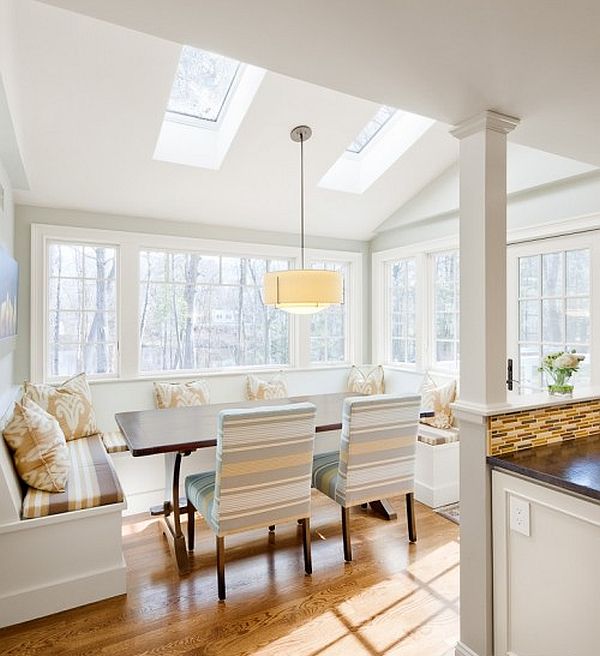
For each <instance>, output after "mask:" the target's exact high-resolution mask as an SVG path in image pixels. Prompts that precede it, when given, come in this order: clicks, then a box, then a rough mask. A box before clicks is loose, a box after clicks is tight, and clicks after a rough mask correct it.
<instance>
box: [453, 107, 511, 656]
mask: <svg viewBox="0 0 600 656" xmlns="http://www.w3.org/2000/svg"><path fill="white" fill-rule="evenodd" d="M517 124H518V119H515V118H512V117H510V116H503V115H501V114H497V113H496V112H492V111H486V112H483V113H482V114H479V115H477V116H475V117H473V118H471V119H469V120H467V121H465V122H464V123H462V124H461V125H459V126H458V127H457V128H456V129H455V130H453V131H452V134H453V135H454V136H455V137H457V138H458V139H460V401H459V402H458V404H457V416H458V418H459V424H460V460H461V462H460V503H461V509H460V514H461V518H460V520H461V526H460V537H461V545H460V561H461V576H460V616H461V618H460V642H459V643H458V645H457V647H456V654H457V655H459V656H493V649H494V648H493V634H492V547H491V490H490V475H489V472H488V468H487V464H486V460H485V458H486V441H487V415H488V413H489V412H490V410H492V409H493V408H494V407H499V406H502V405H503V404H504V403H505V402H506V384H505V380H506V374H505V372H506V135H507V134H508V132H510V131H511V130H512V129H513V128H514V127H515V126H516V125H517Z"/></svg>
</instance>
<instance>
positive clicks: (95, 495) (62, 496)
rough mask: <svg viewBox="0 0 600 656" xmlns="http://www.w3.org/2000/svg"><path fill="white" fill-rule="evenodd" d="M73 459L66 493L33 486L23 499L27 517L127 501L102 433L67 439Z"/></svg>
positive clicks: (24, 512) (25, 517) (23, 510)
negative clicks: (44, 490) (101, 436)
mask: <svg viewBox="0 0 600 656" xmlns="http://www.w3.org/2000/svg"><path fill="white" fill-rule="evenodd" d="M67 447H68V449H69V459H70V462H71V467H70V472H69V478H68V480H67V484H66V487H65V491H64V492H43V491H42V490H36V489H34V488H31V487H30V488H29V489H28V490H27V493H26V494H25V498H24V499H23V509H22V517H23V519H33V518H34V517H45V516H46V515H56V514H58V513H63V512H67V511H70V510H84V509H86V508H94V507H95V506H104V505H108V504H111V503H118V502H120V501H123V491H122V490H121V485H120V484H119V479H118V478H117V474H116V472H115V470H114V469H113V466H112V464H111V462H110V458H109V457H108V454H107V453H106V450H105V448H104V446H103V444H102V440H101V438H100V436H99V435H92V436H90V437H84V438H79V439H77V440H71V441H69V442H67Z"/></svg>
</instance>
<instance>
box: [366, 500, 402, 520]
mask: <svg viewBox="0 0 600 656" xmlns="http://www.w3.org/2000/svg"><path fill="white" fill-rule="evenodd" d="M369 505H370V506H371V510H372V511H373V512H375V513H377V514H378V515H380V516H381V517H383V518H384V519H387V520H391V519H398V513H396V511H395V510H394V506H392V504H391V503H390V502H389V501H388V500H387V499H379V500H377V501H371V502H370V503H369Z"/></svg>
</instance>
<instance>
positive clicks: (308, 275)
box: [264, 125, 344, 314]
mask: <svg viewBox="0 0 600 656" xmlns="http://www.w3.org/2000/svg"><path fill="white" fill-rule="evenodd" d="M311 135H312V130H311V129H310V128H309V127H308V126H307V125H299V126H298V127H295V128H294V129H293V130H292V131H291V132H290V137H291V139H292V141H294V142H296V143H299V144H300V252H301V268H300V269H292V270H289V271H271V272H269V273H266V274H265V278H264V298H265V305H273V306H274V307H276V308H279V309H280V310H285V311H286V312H290V313H292V314H314V313H315V312H320V311H321V310H324V309H325V308H328V307H329V306H330V305H339V304H341V303H343V295H344V292H343V282H342V274H341V273H340V272H339V271H327V270H325V269H307V268H306V258H305V253H304V250H305V249H304V142H305V141H308V139H310V137H311Z"/></svg>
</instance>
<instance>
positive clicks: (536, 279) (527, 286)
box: [519, 255, 540, 298]
mask: <svg viewBox="0 0 600 656" xmlns="http://www.w3.org/2000/svg"><path fill="white" fill-rule="evenodd" d="M539 295H540V256H539V255H531V256H529V257H520V258H519V296H520V297H521V298H539Z"/></svg>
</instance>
